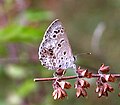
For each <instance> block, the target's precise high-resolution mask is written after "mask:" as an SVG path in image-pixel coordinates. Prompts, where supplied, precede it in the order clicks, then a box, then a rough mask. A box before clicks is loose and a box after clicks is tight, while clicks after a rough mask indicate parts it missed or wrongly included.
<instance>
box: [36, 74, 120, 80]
mask: <svg viewBox="0 0 120 105" xmlns="http://www.w3.org/2000/svg"><path fill="white" fill-rule="evenodd" d="M112 75H113V76H115V77H116V78H120V74H112ZM77 77H78V76H66V77H60V80H68V79H75V78H77ZM82 77H83V76H80V78H82ZM92 77H93V78H97V77H100V75H99V74H92ZM92 77H91V78H92ZM56 79H57V77H54V78H35V79H34V81H35V82H38V81H53V80H56Z"/></svg>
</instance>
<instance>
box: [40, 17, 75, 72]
mask: <svg viewBox="0 0 120 105" xmlns="http://www.w3.org/2000/svg"><path fill="white" fill-rule="evenodd" d="M38 54H39V59H40V61H41V64H42V65H43V66H45V67H46V68H48V69H50V70H57V69H67V68H71V67H73V66H74V65H75V64H74V57H73V54H72V51H71V46H70V44H69V41H68V38H67V35H66V33H65V30H64V27H63V26H62V23H61V22H60V21H59V20H58V19H56V20H55V21H53V22H52V23H51V25H50V26H49V27H48V29H47V30H46V32H45V34H44V37H43V40H42V42H41V44H40V47H39V52H38Z"/></svg>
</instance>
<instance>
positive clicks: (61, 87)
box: [52, 79, 71, 100]
mask: <svg viewBox="0 0 120 105" xmlns="http://www.w3.org/2000/svg"><path fill="white" fill-rule="evenodd" d="M70 88H71V84H70V83H69V82H66V81H59V79H56V80H55V81H54V82H53V89H54V92H53V93H52V96H53V97H54V99H55V100H56V99H63V98H65V97H66V96H67V93H66V91H65V89H70Z"/></svg>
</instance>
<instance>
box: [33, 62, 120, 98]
mask: <svg viewBox="0 0 120 105" xmlns="http://www.w3.org/2000/svg"><path fill="white" fill-rule="evenodd" d="M109 71H110V67H109V66H105V65H104V64H102V65H101V67H100V68H99V70H98V74H93V73H92V72H89V71H88V69H81V68H80V67H78V69H77V70H76V74H77V76H66V77H64V74H65V72H66V71H65V70H61V69H59V70H56V72H55V77H54V78H36V79H34V81H53V84H52V86H53V89H54V91H53V93H52V96H53V97H54V99H55V100H56V99H63V98H65V97H67V96H68V95H67V92H66V89H70V88H71V86H72V85H71V84H70V83H69V82H67V81H66V80H68V79H75V78H76V81H75V84H74V88H75V89H76V97H77V98H79V97H81V96H83V97H86V96H87V91H86V89H88V88H90V84H89V83H88V82H87V81H86V80H85V79H83V78H88V79H90V78H97V80H96V85H97V87H96V90H95V92H96V93H98V98H100V97H102V96H105V97H108V92H113V91H114V89H113V87H112V86H111V85H110V82H115V80H116V78H120V74H109ZM118 87H119V88H120V83H119V86H118ZM118 96H120V93H119V94H118Z"/></svg>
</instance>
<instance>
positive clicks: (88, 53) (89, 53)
mask: <svg viewBox="0 0 120 105" xmlns="http://www.w3.org/2000/svg"><path fill="white" fill-rule="evenodd" d="M91 54H92V53H91V52H86V53H80V54H77V56H80V55H91Z"/></svg>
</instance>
